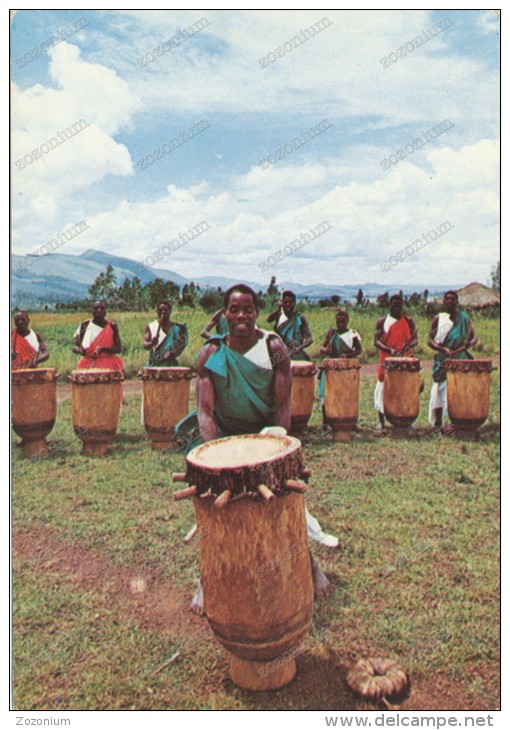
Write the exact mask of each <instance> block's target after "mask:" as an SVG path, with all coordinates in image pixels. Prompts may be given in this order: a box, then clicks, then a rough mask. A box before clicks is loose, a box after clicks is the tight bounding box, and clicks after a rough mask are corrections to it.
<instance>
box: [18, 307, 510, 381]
mask: <svg viewBox="0 0 510 730" xmlns="http://www.w3.org/2000/svg"><path fill="white" fill-rule="evenodd" d="M335 311H336V310H335V309H323V310H320V309H314V310H313V311H310V312H307V313H306V316H307V318H308V321H309V323H310V327H311V330H312V333H313V335H314V338H315V341H314V343H313V345H312V346H311V347H310V348H309V349H308V352H309V353H310V355H311V356H312V359H313V360H317V359H318V357H319V348H320V346H321V345H322V342H323V340H324V337H325V336H326V332H327V331H328V329H329V328H330V327H332V326H334V325H335ZM382 314H383V312H377V313H376V312H375V311H374V310H372V311H367V310H360V311H353V312H351V316H350V326H351V327H352V328H353V329H355V330H357V331H358V332H359V334H360V335H361V338H362V341H363V351H364V352H363V357H362V362H364V363H368V362H376V361H377V351H376V349H375V347H374V345H373V340H374V328H375V322H376V319H377V317H379V316H381V315H382ZM90 316H91V315H90V312H78V313H72V314H71V313H69V314H54V313H50V314H47V313H34V314H33V315H32V318H31V327H33V328H34V329H35V330H36V331H38V332H40V333H41V334H42V336H43V337H44V339H45V340H46V344H47V345H48V349H49V351H50V360H49V361H48V362H47V363H46V366H47V367H56V368H57V370H58V372H59V373H61V375H69V373H70V372H71V371H72V370H73V369H74V367H75V366H76V363H77V362H78V359H79V358H78V357H77V356H76V355H75V354H74V353H73V352H72V351H71V350H72V346H73V342H74V337H73V336H74V333H75V331H76V329H77V327H78V325H79V323H80V322H81V321H83V320H85V319H89V318H90ZM108 316H109V317H110V318H111V319H113V320H114V321H115V322H117V323H118V325H119V329H120V334H121V338H122V345H123V349H124V351H123V354H122V357H123V359H124V362H125V369H126V374H127V376H128V377H134V376H135V375H136V373H137V372H138V371H139V370H140V368H141V367H142V366H143V365H144V363H145V362H146V360H147V356H146V354H145V352H144V350H143V349H142V339H143V337H142V335H143V329H144V327H145V325H146V324H147V322H149V321H152V320H153V319H155V318H156V315H155V314H152V313H149V312H114V313H111V314H109V315H108ZM266 317H267V313H261V315H260V317H259V322H258V323H259V326H261V327H264V328H266V329H270V326H269V325H266V323H265V320H266ZM172 319H173V320H174V321H176V322H185V323H186V324H187V325H188V331H189V336H190V344H189V346H188V347H187V349H186V350H185V352H184V353H183V355H182V356H181V357H180V359H179V362H180V364H181V365H184V366H186V367H192V366H193V365H194V363H195V357H196V355H197V353H198V351H199V349H200V347H201V346H202V345H203V343H204V340H203V339H202V338H201V337H200V332H201V331H202V329H203V327H204V326H205V325H206V324H207V322H208V321H209V316H208V315H207V314H205V313H204V312H202V311H198V310H192V309H183V310H179V309H175V310H174V312H173V313H172ZM415 322H416V327H417V329H418V334H419V338H420V343H421V345H422V350H421V351H420V352H419V353H418V354H419V357H421V358H426V359H429V358H431V357H433V355H434V353H433V351H432V350H431V349H430V348H429V347H427V345H426V341H427V337H428V333H429V330H430V320H428V319H426V318H425V317H423V316H421V315H420V316H417V317H415ZM473 322H474V327H475V332H476V333H477V335H478V337H479V340H480V341H479V343H478V345H477V346H476V347H475V350H474V352H475V353H476V356H477V357H491V356H494V355H498V354H499V326H500V322H499V319H481V318H480V319H478V318H477V317H476V315H475V316H474V318H473Z"/></svg>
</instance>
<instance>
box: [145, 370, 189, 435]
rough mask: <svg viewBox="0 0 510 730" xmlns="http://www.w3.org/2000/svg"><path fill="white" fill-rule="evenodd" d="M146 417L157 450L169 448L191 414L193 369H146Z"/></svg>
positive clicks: (148, 430)
mask: <svg viewBox="0 0 510 730" xmlns="http://www.w3.org/2000/svg"><path fill="white" fill-rule="evenodd" d="M140 377H141V378H142V380H143V418H144V425H145V430H146V431H147V435H148V437H149V438H150V440H151V441H152V448H153V449H165V448H167V447H168V446H169V445H170V444H171V443H172V441H173V440H174V436H175V426H176V425H177V424H178V423H179V421H181V420H182V419H183V418H184V417H185V416H187V415H188V406H189V391H190V383H191V379H192V377H193V373H192V371H191V369H190V368H179V367H176V368H143V370H142V372H141V374H140Z"/></svg>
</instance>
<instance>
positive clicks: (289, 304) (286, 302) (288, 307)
mask: <svg viewBox="0 0 510 730" xmlns="http://www.w3.org/2000/svg"><path fill="white" fill-rule="evenodd" d="M295 308H296V302H295V301H294V299H292V297H284V298H283V299H282V309H283V313H284V314H285V315H286V316H287V317H290V315H291V314H292V313H293V312H294V310H295Z"/></svg>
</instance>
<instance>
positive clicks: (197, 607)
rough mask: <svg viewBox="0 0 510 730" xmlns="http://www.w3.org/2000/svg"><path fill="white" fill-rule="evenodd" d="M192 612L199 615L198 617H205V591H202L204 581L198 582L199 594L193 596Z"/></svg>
mask: <svg viewBox="0 0 510 730" xmlns="http://www.w3.org/2000/svg"><path fill="white" fill-rule="evenodd" d="M191 610H192V611H193V612H194V613H196V614H197V616H203V615H204V613H205V612H204V591H203V590H202V581H201V580H199V581H198V588H197V592H196V593H195V595H194V596H193V600H192V601H191Z"/></svg>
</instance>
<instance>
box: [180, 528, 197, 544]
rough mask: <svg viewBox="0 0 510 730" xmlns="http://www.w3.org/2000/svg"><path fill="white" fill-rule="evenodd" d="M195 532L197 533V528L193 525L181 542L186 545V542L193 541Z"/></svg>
mask: <svg viewBox="0 0 510 730" xmlns="http://www.w3.org/2000/svg"><path fill="white" fill-rule="evenodd" d="M197 532H198V527H197V525H196V524H195V525H193V527H192V528H191V530H190V531H189V532H188V534H187V535H186V537H184V538H183V540H182V541H183V542H186V543H187V542H191V541H192V540H193V538H194V537H195V535H196V534H197Z"/></svg>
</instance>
